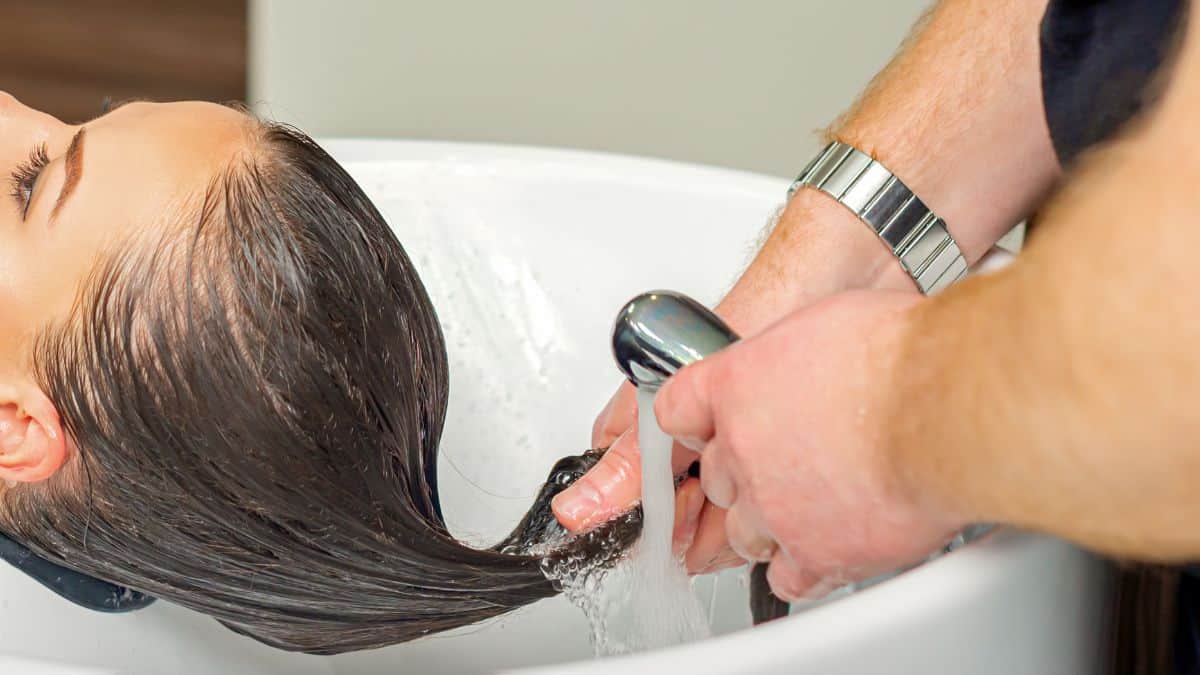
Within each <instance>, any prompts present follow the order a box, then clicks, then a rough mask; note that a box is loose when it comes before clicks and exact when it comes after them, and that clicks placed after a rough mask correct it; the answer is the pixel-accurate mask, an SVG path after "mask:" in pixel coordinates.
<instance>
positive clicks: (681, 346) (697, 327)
mask: <svg viewBox="0 0 1200 675" xmlns="http://www.w3.org/2000/svg"><path fill="white" fill-rule="evenodd" d="M737 339H738V336H737V334H736V333H734V332H733V331H732V330H731V329H730V328H729V326H727V325H725V322H724V321H722V320H721V319H720V317H718V316H717V315H716V314H713V313H712V311H710V310H709V309H708V308H707V307H705V306H704V305H701V304H700V303H698V302H696V301H695V300H693V299H691V298H689V297H687V296H686V295H683V294H681V293H675V292H673V291H652V292H650V293H643V294H642V295H639V296H637V297H636V298H634V299H633V300H630V301H629V302H628V303H627V304H626V305H625V307H624V308H622V309H621V312H620V313H619V314H618V315H617V321H616V323H615V324H614V325H613V335H612V346H613V356H614V357H615V358H616V359H617V367H618V368H620V369H621V372H623V373H625V376H626V377H628V378H629V381H630V382H633V384H634V386H637V387H648V388H655V389H656V388H658V387H661V386H662V384H663V383H664V382H666V380H667V378H668V377H670V376H671V375H674V374H675V372H676V371H678V370H679V369H680V368H683V367H684V366H686V365H689V364H691V363H695V362H696V361H699V360H700V359H703V358H705V357H707V356H709V355H711V354H713V353H714V352H717V351H719V350H721V349H723V348H725V347H728V346H729V345H730V344H732V343H734V342H736V341H737Z"/></svg>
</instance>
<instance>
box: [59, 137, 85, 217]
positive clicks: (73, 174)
mask: <svg viewBox="0 0 1200 675" xmlns="http://www.w3.org/2000/svg"><path fill="white" fill-rule="evenodd" d="M86 131H87V129H86V128H81V129H80V130H79V132H78V133H76V134H75V138H72V139H71V145H70V146H69V147H68V148H67V155H66V162H65V163H66V166H67V177H66V178H65V179H63V185H62V190H61V191H59V193H58V199H57V200H56V201H55V202H54V208H53V209H52V210H51V211H50V220H54V218H55V216H57V215H58V212H59V211H60V210H61V209H62V207H63V206H64V205H65V204H66V203H67V200H68V199H70V198H71V195H72V194H74V193H75V187H76V186H77V185H79V180H80V179H81V178H82V177H83V140H84V138H85V136H86V134H85V132H86Z"/></svg>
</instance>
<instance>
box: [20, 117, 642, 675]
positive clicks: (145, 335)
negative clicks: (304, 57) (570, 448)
mask: <svg viewBox="0 0 1200 675" xmlns="http://www.w3.org/2000/svg"><path fill="white" fill-rule="evenodd" d="M250 136H251V141H250V142H249V143H248V146H249V149H248V151H247V152H246V153H245V154H244V155H243V156H240V157H238V158H235V159H234V160H232V161H231V163H230V165H229V166H228V168H227V169H226V170H224V171H222V172H221V173H220V174H219V175H218V176H217V177H216V178H215V179H214V180H213V181H212V183H211V184H210V185H209V186H208V187H207V189H206V190H205V191H204V193H203V199H202V201H201V202H200V203H198V204H194V205H191V206H190V207H188V208H183V209H181V211H182V212H184V213H190V214H191V216H190V218H189V219H188V226H187V227H184V228H179V227H165V228H161V229H159V230H156V231H155V234H153V235H149V236H150V239H148V240H143V241H138V242H124V243H123V245H121V246H120V247H118V249H117V250H116V251H114V253H113V254H112V255H110V256H108V257H107V258H106V259H104V260H103V261H102V262H101V263H100V264H99V265H98V266H97V268H96V269H95V271H94V272H93V274H92V275H91V278H90V279H89V281H88V282H87V283H86V284H84V287H83V289H82V290H81V293H80V296H79V299H78V301H77V303H76V306H75V308H74V310H73V312H72V313H71V317H70V319H69V320H68V321H66V322H65V323H63V324H61V325H55V326H51V327H49V328H47V329H46V330H45V331H44V332H43V333H42V334H41V335H40V336H39V338H38V340H37V343H36V348H35V350H34V353H35V361H36V372H37V374H38V378H39V382H40V384H41V386H42V387H43V389H44V390H45V391H46V393H47V394H48V396H49V397H50V399H51V400H52V401H53V402H54V403H55V405H56V406H57V408H58V411H59V414H60V416H61V419H62V422H63V425H64V428H65V429H66V432H67V434H68V435H69V436H70V438H71V439H72V440H73V442H74V444H75V446H76V447H78V448H79V453H78V454H77V455H76V456H75V457H74V458H73V459H72V461H71V462H70V463H69V464H68V465H67V466H66V467H64V470H63V471H60V472H59V474H58V475H56V476H55V477H54V478H53V479H51V480H49V481H46V482H44V483H42V484H37V485H30V486H24V487H21V488H14V489H10V490H9V491H8V492H7V493H6V495H5V501H6V507H7V508H6V512H7V513H6V515H7V521H8V522H6V523H4V529H6V530H9V534H11V535H12V536H13V537H14V538H16V539H18V540H19V541H21V542H22V543H23V544H25V545H26V546H28V547H30V548H31V549H33V550H34V551H35V552H37V553H39V554H40V555H42V556H44V557H46V558H48V559H50V560H52V561H55V562H58V563H61V564H63V565H65V566H67V567H70V568H73V569H76V570H78V571H81V572H84V573H87V574H90V575H93V576H96V577H99V578H102V579H105V580H108V581H111V582H115V583H118V584H121V585H124V586H127V587H129V588H132V589H135V590H138V591H142V592H145V593H148V594H150V595H153V596H157V597H161V598H164V599H167V600H170V601H172V602H175V603H178V604H180V605H184V606H186V607H189V608H192V609H194V610H197V611H200V612H203V613H205V614H209V615H212V616H213V617H215V618H217V619H218V620H219V621H221V622H222V623H224V624H225V625H227V626H228V627H230V628H231V629H233V630H235V631H237V632H239V633H242V634H245V635H248V636H251V637H253V638H255V639H257V640H260V641H262V642H265V643H267V644H270V645H273V646H276V647H280V648H283V649H288V650H297V651H304V652H310V653H318V654H332V653H338V652H343V651H348V650H355V649H365V648H373V647H381V646H385V645H389V644H394V643H398V642H403V641H406V640H411V639H414V638H417V637H420V636H423V635H428V634H431V633H436V632H439V631H443V630H447V629H451V628H456V627H459V626H464V625H467V624H471V623H475V622H478V621H481V620H484V619H488V618H490V617H495V616H497V615H500V614H502V613H505V612H507V611H510V610H512V609H515V608H517V607H521V606H523V605H526V604H528V603H531V602H534V601H536V600H539V599H542V598H546V597H549V596H552V595H554V594H555V593H556V592H558V589H557V588H556V586H555V584H554V583H553V582H551V581H550V580H549V579H548V578H547V576H546V575H545V574H544V573H543V569H544V567H545V566H547V565H550V566H553V564H554V562H555V561H556V560H560V559H564V558H566V559H576V560H577V559H578V558H580V557H587V558H590V559H598V560H599V561H600V562H601V563H604V562H608V563H611V562H612V561H615V560H616V559H617V558H618V557H619V556H620V554H621V552H622V551H624V550H625V549H626V548H627V547H628V546H629V545H630V543H632V542H633V541H634V539H635V538H636V537H637V535H638V532H639V530H640V513H639V512H638V511H637V510H635V511H633V512H631V513H629V514H626V515H625V516H622V517H620V518H618V519H616V520H615V521H613V522H611V523H609V524H607V525H605V526H603V527H602V528H600V529H599V530H597V531H594V532H592V533H589V534H588V535H585V536H582V537H578V538H575V539H571V540H569V543H566V544H562V545H560V546H558V547H557V548H554V549H553V550H552V551H551V552H550V553H548V554H547V553H545V550H547V543H548V542H550V541H552V540H553V541H560V542H561V541H563V540H564V536H563V535H564V533H563V532H562V530H561V528H560V527H559V525H558V523H557V522H556V521H555V519H554V517H553V515H552V514H551V512H550V507H549V504H550V498H551V497H553V495H554V494H556V493H557V492H558V491H560V490H562V489H563V488H564V487H566V486H567V485H569V484H570V483H571V482H572V481H573V480H575V479H576V478H578V477H579V475H581V474H582V473H583V472H584V471H585V470H586V469H588V468H589V467H590V466H592V465H593V464H594V463H595V461H596V460H597V459H598V457H599V456H600V452H599V451H593V452H588V453H584V454H583V455H579V456H575V457H568V458H566V459H564V460H562V461H560V462H559V463H558V465H557V466H555V467H554V468H553V469H552V471H551V474H550V478H549V480H548V481H547V483H546V485H545V486H544V487H543V489H542V491H541V493H540V494H539V496H538V498H537V500H536V501H535V503H534V505H533V508H532V509H531V510H530V512H529V514H528V515H527V516H526V517H525V518H524V519H523V520H522V521H521V523H520V524H519V525H518V526H517V528H516V529H515V530H514V532H513V534H512V535H510V536H509V537H507V538H506V539H505V540H504V541H501V542H499V543H498V544H497V545H496V546H495V547H494V548H492V549H487V550H479V549H475V548H471V547H469V546H466V545H464V544H462V543H460V542H459V541H457V540H456V539H455V538H454V537H453V536H451V535H450V533H449V532H448V531H447V528H446V523H445V521H444V519H443V517H442V514H441V508H440V505H439V502H438V492H437V475H436V459H437V450H438V443H439V441H440V438H441V433H442V423H443V419H444V417H445V412H446V399H447V393H448V392H447V389H448V382H447V363H446V350H445V345H444V342H443V337H442V333H441V329H440V327H439V325H438V321H437V316H436V313H435V311H434V308H433V306H432V304H431V303H430V300H429V298H428V296H427V294H426V292H425V289H424V287H423V286H422V284H421V281H420V279H419V278H418V277H417V274H416V272H415V270H414V268H413V265H412V264H411V262H410V261H409V258H408V256H407V255H406V254H405V252H404V249H403V248H402V247H401V245H400V243H399V242H398V241H397V239H396V237H395V236H394V234H393V233H392V231H391V230H390V229H389V227H388V226H387V224H386V223H385V222H384V219H383V218H382V216H381V215H380V214H379V212H378V211H377V210H376V209H375V207H374V205H372V203H371V202H370V200H369V199H368V198H367V197H366V195H365V194H363V191H362V190H361V189H360V188H359V186H358V185H357V184H356V183H355V182H354V180H353V179H352V178H351V177H350V176H349V175H348V174H347V173H346V172H345V170H343V169H342V167H341V166H339V165H338V163H337V162H336V161H334V160H333V159H332V158H331V157H330V156H329V155H328V154H326V153H325V151H324V150H322V149H321V148H320V147H319V146H318V145H317V144H316V143H314V142H313V141H312V140H311V139H309V138H308V137H307V136H305V135H304V134H302V133H301V132H299V131H297V130H295V129H292V128H290V127H287V126H282V125H277V124H270V123H258V122H253V130H252V131H251V133H250ZM181 232H182V234H181ZM503 451H504V449H503V448H497V452H503ZM539 546H540V547H541V548H540V549H539ZM535 550H541V551H542V552H541V554H534V553H533V551H535Z"/></svg>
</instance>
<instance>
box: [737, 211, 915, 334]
mask: <svg viewBox="0 0 1200 675" xmlns="http://www.w3.org/2000/svg"><path fill="white" fill-rule="evenodd" d="M866 288H872V289H886V290H904V291H913V292H916V290H917V289H916V285H915V284H914V283H913V281H912V279H911V278H910V277H909V276H908V274H907V273H906V272H905V271H904V268H903V267H902V266H901V265H900V262H899V261H898V260H897V259H896V258H895V256H894V255H893V254H892V252H891V251H890V250H888V248H887V245H886V244H885V243H884V242H883V241H882V240H881V239H880V238H879V237H878V236H876V235H875V233H874V232H872V231H871V228H870V227H869V226H868V225H867V224H866V223H864V222H863V221H862V220H860V219H859V218H858V216H856V215H855V214H854V213H852V212H851V211H850V210H849V209H847V208H846V207H844V206H843V205H841V204H839V203H838V202H837V200H835V199H833V198H832V197H830V196H829V195H827V194H825V193H823V192H820V191H818V190H814V189H809V188H805V189H801V190H799V191H797V192H796V194H795V195H793V196H792V198H791V200H790V201H789V202H788V203H787V205H786V208H785V209H784V210H783V212H782V213H781V214H780V215H779V218H778V221H777V222H776V223H775V224H774V227H773V228H772V230H771V231H770V233H769V235H768V236H767V239H766V241H765V243H764V244H763V246H762V248H761V249H760V250H759V252H758V254H757V255H756V256H755V258H754V260H753V262H751V264H750V266H749V267H748V268H747V269H746V271H745V272H744V273H743V274H742V276H741V278H739V279H738V281H737V283H736V284H735V285H734V287H733V289H731V290H730V292H729V294H728V295H727V296H726V297H725V299H724V300H722V301H721V303H720V304H719V305H718V306H717V314H719V315H720V316H721V317H722V318H723V319H725V321H726V322H728V323H729V325H730V326H731V327H732V328H733V329H734V330H735V331H737V332H738V333H740V334H742V335H743V336H746V335H753V334H754V333H757V332H759V331H761V330H763V329H765V328H766V327H767V326H769V325H771V324H772V323H774V322H775V321H776V320H778V319H780V318H782V317H783V316H785V315H787V314H789V313H791V312H793V311H795V310H797V309H799V308H801V307H804V306H806V305H809V304H811V303H813V302H816V301H817V300H820V299H822V298H825V297H828V296H831V295H834V294H836V293H840V292H842V291H845V290H851V289H866Z"/></svg>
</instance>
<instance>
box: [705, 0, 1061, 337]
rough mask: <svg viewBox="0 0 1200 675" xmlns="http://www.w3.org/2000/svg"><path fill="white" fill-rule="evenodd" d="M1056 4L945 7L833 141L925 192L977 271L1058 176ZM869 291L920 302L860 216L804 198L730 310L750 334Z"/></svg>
mask: <svg viewBox="0 0 1200 675" xmlns="http://www.w3.org/2000/svg"><path fill="white" fill-rule="evenodd" d="M1046 3H1047V0H1016V1H1013V2H995V1H994V0H944V1H943V2H942V3H940V4H939V5H937V6H936V7H935V8H934V9H933V10H932V11H931V12H930V13H929V14H928V15H927V16H926V17H925V19H923V20H922V21H921V22H920V23H919V24H918V25H917V27H916V28H915V29H914V32H913V34H912V36H911V37H910V38H909V39H908V41H906V43H905V45H904V46H903V47H902V48H901V50H900V53H899V54H898V55H897V56H896V58H895V59H894V60H893V61H892V63H891V64H890V65H889V66H888V67H887V68H885V69H884V70H883V71H882V72H881V73H880V74H879V75H878V76H877V77H876V78H875V80H874V81H873V82H872V83H871V85H870V87H868V89H867V90H866V91H865V92H864V93H863V95H862V96H861V98H860V99H859V100H858V101H857V102H856V103H855V104H854V105H853V106H852V107H851V108H850V109H849V110H848V111H847V112H846V113H845V114H843V115H842V116H841V118H840V119H839V120H838V121H837V122H835V123H834V124H833V125H832V126H831V127H830V129H829V132H828V136H829V137H830V138H837V139H839V140H842V141H845V142H847V143H850V144H852V145H855V146H857V147H859V148H861V149H863V150H865V151H867V152H869V153H871V154H872V155H873V156H874V157H876V158H877V159H879V160H880V161H881V162H883V163H884V164H885V165H887V166H888V168H890V169H891V170H892V171H894V172H895V173H896V174H897V175H898V176H899V177H900V178H901V179H902V180H904V181H905V183H906V184H908V185H909V186H910V187H912V188H913V189H914V191H915V192H916V193H917V194H918V195H920V196H921V197H922V198H923V199H924V200H925V201H926V202H927V203H928V204H929V206H930V207H931V208H933V209H934V210H935V211H936V212H937V213H938V214H939V215H941V216H942V217H943V218H944V219H945V220H946V221H947V224H948V227H949V229H950V230H951V233H952V234H953V235H954V237H955V238H956V240H957V241H958V243H959V245H960V247H961V248H962V249H963V252H964V253H965V255H966V256H967V259H968V260H971V261H974V260H977V259H978V258H979V257H981V256H982V255H983V254H984V253H985V252H986V251H987V249H988V248H989V247H990V246H992V244H994V243H995V242H996V240H997V239H998V238H999V237H1000V236H1001V235H1003V234H1004V232H1006V231H1007V230H1008V229H1009V228H1011V227H1012V226H1013V225H1015V224H1016V223H1017V222H1019V221H1020V220H1021V219H1022V218H1024V217H1025V216H1026V215H1027V213H1028V211H1029V209H1030V206H1031V205H1032V204H1034V203H1035V202H1036V201H1037V200H1038V199H1039V198H1040V197H1041V196H1042V195H1043V193H1044V192H1045V191H1046V190H1047V189H1048V188H1049V186H1050V185H1051V183H1052V182H1053V181H1054V180H1055V179H1056V177H1057V171H1058V169H1057V163H1056V160H1055V157H1054V153H1053V147H1052V145H1051V143H1050V138H1049V132H1048V130H1047V128H1046V122H1045V117H1044V114H1043V112H1042V99H1041V80H1040V69H1039V63H1038V45H1037V36H1038V26H1039V23H1040V21H1041V17H1042V14H1043V13H1044V11H1045V7H1046ZM866 287H874V288H895V289H906V290H915V286H914V284H913V282H912V280H911V279H909V278H908V276H907V274H906V273H905V272H904V271H903V269H902V268H901V267H900V265H899V263H898V262H897V261H896V260H895V258H894V257H893V256H892V254H891V252H890V251H888V250H887V248H886V247H885V245H884V244H883V243H882V241H881V240H880V239H879V238H878V237H876V236H875V235H874V233H872V232H871V231H870V230H869V229H868V228H867V227H866V226H865V225H864V224H863V223H862V222H861V221H859V220H858V218H857V217H856V216H854V215H853V214H851V213H850V212H849V211H848V210H846V209H845V208H843V207H842V206H841V205H839V204H837V203H836V202H835V201H833V199H832V198H830V197H828V196H827V195H825V194H823V193H819V192H816V191H813V190H811V189H805V190H801V191H800V192H798V193H797V195H796V196H795V198H793V199H792V200H791V203H790V204H788V206H787V209H786V210H785V211H784V213H783V214H782V216H781V218H780V219H779V222H778V224H777V225H776V226H775V227H774V228H773V230H772V231H771V233H770V236H769V238H768V239H767V241H766V242H765V244H764V246H763V247H762V248H761V250H760V251H759V252H758V255H757V257H756V258H755V260H754V261H753V263H752V264H751V265H750V267H749V268H748V269H747V270H746V272H745V273H744V275H743V276H742V278H741V279H740V280H739V281H738V283H737V284H736V285H735V286H734V288H733V290H732V291H731V292H730V294H729V296H728V297H727V298H726V300H725V302H723V303H722V305H721V307H719V308H718V311H720V312H721V313H722V314H723V315H724V316H725V317H726V319H728V320H729V321H730V323H731V324H733V326H734V328H736V329H738V330H740V331H742V332H744V333H747V334H750V333H754V332H757V331H758V330H761V329H762V328H764V327H765V326H766V325H768V324H769V323H772V322H773V321H774V320H776V319H777V318H779V317H780V316H782V315H783V314H785V313H786V312H787V311H790V310H793V309H796V308H798V307H801V306H804V305H806V304H808V303H809V302H811V301H812V300H814V299H817V298H821V297H825V296H827V295H829V294H831V293H834V292H837V291H840V290H846V289H849V288H866Z"/></svg>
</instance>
